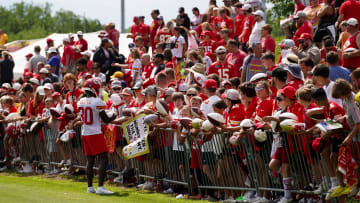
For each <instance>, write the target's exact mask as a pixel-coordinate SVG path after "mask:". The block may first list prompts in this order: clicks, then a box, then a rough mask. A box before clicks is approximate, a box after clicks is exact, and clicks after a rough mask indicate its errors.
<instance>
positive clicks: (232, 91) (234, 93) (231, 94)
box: [226, 89, 240, 101]
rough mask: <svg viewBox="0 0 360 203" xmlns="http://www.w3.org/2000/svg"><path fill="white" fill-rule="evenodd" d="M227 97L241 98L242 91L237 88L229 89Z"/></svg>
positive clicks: (232, 98)
mask: <svg viewBox="0 0 360 203" xmlns="http://www.w3.org/2000/svg"><path fill="white" fill-rule="evenodd" d="M226 98H227V99H230V100H234V101H236V100H240V93H239V92H238V91H237V90H235V89H228V90H227V91H226Z"/></svg>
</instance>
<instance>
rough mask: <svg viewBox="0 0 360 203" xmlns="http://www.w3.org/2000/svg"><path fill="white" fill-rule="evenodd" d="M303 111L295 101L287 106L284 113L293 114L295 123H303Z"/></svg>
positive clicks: (301, 106)
mask: <svg viewBox="0 0 360 203" xmlns="http://www.w3.org/2000/svg"><path fill="white" fill-rule="evenodd" d="M304 111H305V108H304V106H303V105H301V104H300V103H298V102H297V101H295V102H294V103H293V104H292V105H291V106H289V107H288V108H287V111H286V112H289V113H293V114H295V115H296V117H297V121H298V122H299V123H303V122H304V117H303V115H304Z"/></svg>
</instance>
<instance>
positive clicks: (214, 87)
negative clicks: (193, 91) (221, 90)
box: [202, 79, 217, 89]
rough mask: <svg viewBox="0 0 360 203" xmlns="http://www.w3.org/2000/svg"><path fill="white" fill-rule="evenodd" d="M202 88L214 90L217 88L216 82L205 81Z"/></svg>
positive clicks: (211, 80)
mask: <svg viewBox="0 0 360 203" xmlns="http://www.w3.org/2000/svg"><path fill="white" fill-rule="evenodd" d="M202 87H203V88H204V87H206V88H213V89H216V88H217V82H216V81H215V80H214V79H207V80H205V83H204V85H203V86H202Z"/></svg>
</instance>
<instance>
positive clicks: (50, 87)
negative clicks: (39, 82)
mask: <svg viewBox="0 0 360 203" xmlns="http://www.w3.org/2000/svg"><path fill="white" fill-rule="evenodd" d="M44 89H47V90H54V86H53V85H52V84H51V83H46V84H45V85H44Z"/></svg>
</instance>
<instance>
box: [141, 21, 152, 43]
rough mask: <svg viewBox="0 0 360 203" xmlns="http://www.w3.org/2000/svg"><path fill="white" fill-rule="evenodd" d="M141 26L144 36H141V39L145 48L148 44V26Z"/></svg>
mask: <svg viewBox="0 0 360 203" xmlns="http://www.w3.org/2000/svg"><path fill="white" fill-rule="evenodd" d="M141 26H143V27H144V31H145V32H144V34H143V39H144V44H145V46H147V45H148V44H149V42H150V41H149V40H150V38H149V34H150V26H148V25H146V24H141Z"/></svg>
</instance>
